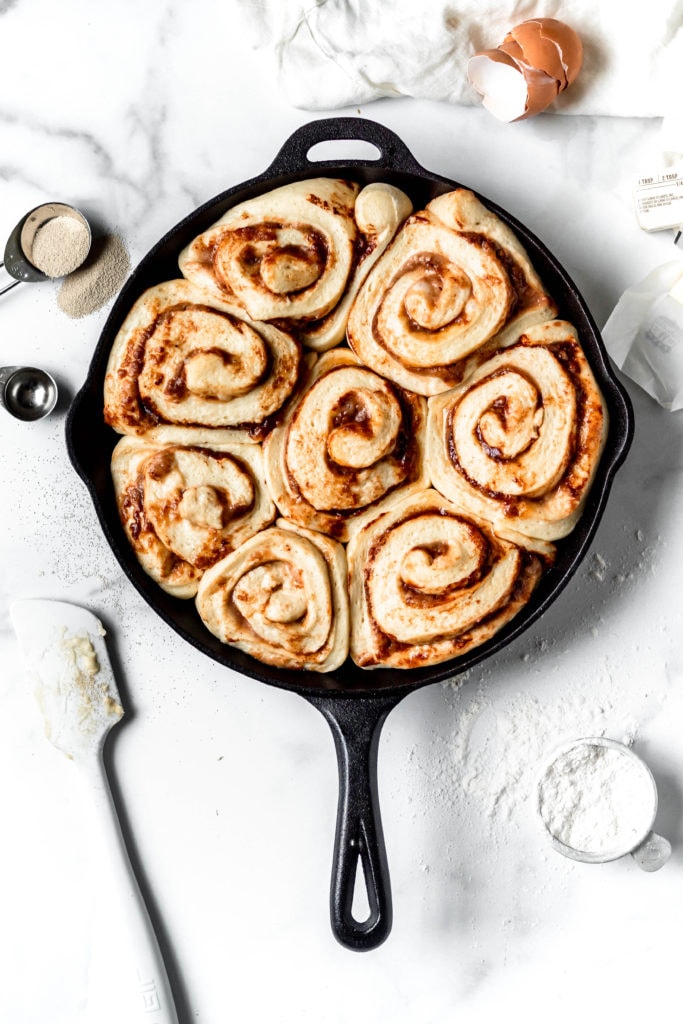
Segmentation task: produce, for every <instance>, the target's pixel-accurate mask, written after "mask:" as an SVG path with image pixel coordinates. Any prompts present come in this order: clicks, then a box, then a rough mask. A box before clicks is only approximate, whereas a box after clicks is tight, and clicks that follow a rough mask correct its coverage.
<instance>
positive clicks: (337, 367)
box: [264, 349, 427, 541]
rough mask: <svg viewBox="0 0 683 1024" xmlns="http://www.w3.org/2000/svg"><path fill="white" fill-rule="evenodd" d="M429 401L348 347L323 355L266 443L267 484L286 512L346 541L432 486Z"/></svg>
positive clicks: (297, 519) (301, 522)
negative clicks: (427, 447)
mask: <svg viewBox="0 0 683 1024" xmlns="http://www.w3.org/2000/svg"><path fill="white" fill-rule="evenodd" d="M425 424H426V402H425V400H424V398H421V397H420V396H419V395H414V394H411V393H409V392H407V391H404V390H403V389H402V388H399V387H396V385H394V384H391V383H390V382H388V381H385V380H382V378H381V377H378V376H377V374H375V373H373V372H372V370H369V369H368V368H367V367H366V366H363V364H362V363H361V362H360V360H359V359H358V358H357V357H356V356H355V355H354V354H353V353H352V352H349V351H348V349H335V350H334V351H332V352H326V353H325V354H324V355H322V356H321V357H320V358H319V359H318V361H317V363H316V365H315V367H314V369H313V371H312V374H311V377H310V379H309V380H308V382H307V383H306V385H305V386H304V388H303V391H302V393H301V394H300V395H299V397H298V399H297V400H295V401H294V402H292V403H290V405H289V406H288V408H287V412H286V415H285V417H284V419H283V421H282V423H281V425H280V426H278V427H276V428H275V429H274V430H273V431H272V432H271V433H270V434H269V435H268V437H267V438H266V440H265V442H264V454H265V472H266V481H267V484H268V488H269V490H270V493H271V495H272V497H273V500H274V501H275V504H276V505H277V507H278V508H279V510H280V512H281V513H282V514H283V515H284V516H286V517H287V518H288V519H291V520H293V521H294V522H297V523H299V524H301V525H303V526H310V527H311V528H313V529H316V530H320V531H321V532H323V533H326V534H328V535H330V536H333V537H336V538H338V539H339V540H342V541H346V540H348V537H349V533H350V530H351V529H352V528H355V527H357V526H358V525H360V524H362V523H363V522H365V521H366V519H368V518H370V517H372V516H374V515H376V514H377V512H378V511H379V510H381V509H382V508H383V507H385V505H386V504H387V502H391V501H393V500H395V497H396V494H397V492H398V490H399V489H402V492H401V493H403V490H406V489H407V490H408V492H409V493H410V492H412V491H414V490H417V489H419V488H421V487H424V486H426V483H427V476H426V470H425V462H424V433H425Z"/></svg>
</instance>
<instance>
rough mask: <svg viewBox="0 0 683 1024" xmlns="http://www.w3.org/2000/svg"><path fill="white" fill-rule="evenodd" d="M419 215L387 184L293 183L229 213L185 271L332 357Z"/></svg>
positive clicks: (182, 262) (189, 250)
mask: <svg viewBox="0 0 683 1024" xmlns="http://www.w3.org/2000/svg"><path fill="white" fill-rule="evenodd" d="M411 210H412V204H411V202H410V200H409V199H408V197H407V196H406V195H405V193H403V192H401V190H400V189H397V188H395V187H394V186H393V185H386V184H383V183H382V182H374V183H373V184H370V185H366V186H365V188H363V189H361V188H360V186H359V185H357V184H356V183H355V182H348V181H342V180H337V179H333V178H313V179H309V180H306V181H297V182H292V183H290V184H288V185H283V186H281V187H280V188H276V189H273V190H272V191H270V192H266V193H265V194H263V195H260V196H257V197H255V198H254V199H248V200H247V201H246V202H243V203H240V204H239V205H237V206H235V207H233V208H232V209H230V210H228V211H227V213H225V214H224V215H223V216H222V217H221V218H220V220H218V221H217V222H216V223H215V224H213V225H212V226H211V227H210V228H208V229H207V230H206V231H204V232H203V233H202V234H201V235H199V236H198V237H197V238H195V239H194V240H193V241H192V242H191V243H190V244H189V246H187V247H186V248H185V249H184V250H183V251H182V253H181V254H180V257H179V266H180V270H181V273H182V274H183V276H184V277H186V278H188V279H189V280H191V281H193V282H194V283H195V284H197V285H200V286H201V287H202V288H205V289H206V290H207V291H209V292H210V293H211V294H213V295H215V296H216V297H217V298H218V299H220V300H222V301H224V302H229V303H232V304H236V305H238V306H239V307H241V308H242V309H244V310H245V311H246V313H247V315H248V316H250V317H251V318H252V319H254V320H260V321H276V322H277V323H279V324H283V325H285V326H286V328H287V329H290V330H294V331H295V333H296V335H297V337H299V338H300V340H301V341H302V342H303V344H304V345H306V346H307V347H309V348H312V349H315V350H317V351H323V350H325V349H328V348H331V347H332V346H333V345H336V344H337V343H338V342H339V341H341V340H342V339H343V337H344V333H345V330H346V321H347V319H348V313H349V308H350V306H351V302H352V301H353V298H354V296H355V294H356V291H357V290H358V287H359V285H360V283H361V281H362V280H363V279H364V278H365V276H366V275H367V273H368V271H369V270H370V267H371V266H372V265H373V263H375V261H376V260H377V258H378V257H379V256H380V254H381V253H382V252H383V251H384V249H385V248H386V246H387V245H388V243H389V242H390V240H391V238H392V237H393V235H394V234H395V232H396V230H397V228H398V227H399V225H400V224H401V223H402V221H404V220H405V218H406V217H407V216H408V214H409V213H410V212H411Z"/></svg>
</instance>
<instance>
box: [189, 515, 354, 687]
mask: <svg viewBox="0 0 683 1024" xmlns="http://www.w3.org/2000/svg"><path fill="white" fill-rule="evenodd" d="M346 575H347V569H346V555H345V553H344V549H343V547H342V546H341V544H338V543H337V542H336V541H334V540H332V539H331V538H329V537H324V536H323V535H322V534H319V533H315V532H313V531H312V530H305V529H302V528H301V527H298V526H296V525H294V524H292V523H288V522H285V521H284V520H278V521H277V524H276V525H275V526H273V527H271V528H270V529H268V530H264V531H262V532H261V533H259V534H258V535H257V536H256V537H252V538H251V540H248V541H246V543H245V544H242V546H241V547H240V548H238V550H237V551H234V552H233V553H232V554H231V555H228V556H227V557H226V558H224V559H223V560H222V561H220V562H218V564H217V565H215V566H214V567H213V568H212V569H209V571H208V572H207V573H206V574H205V575H204V577H203V578H202V581H201V583H200V584H199V591H198V593H197V599H196V604H197V610H198V612H199V615H200V617H201V619H202V621H203V622H204V624H205V625H206V626H207V628H208V629H210V630H211V632H212V633H213V634H214V635H215V636H217V637H218V638H219V640H221V641H222V642H223V643H226V644H232V645H233V646H234V647H238V648H239V649H240V650H243V651H246V652H247V654H250V655H252V657H254V658H257V659H258V660H259V661H262V662H265V664H267V665H276V666H278V667H279V668H294V669H308V670H310V671H313V672H331V671H333V670H334V669H335V668H338V667H339V666H340V665H341V664H342V662H343V661H345V659H346V656H347V653H348V644H349V607H348V593H347V589H346V587H347V584H346Z"/></svg>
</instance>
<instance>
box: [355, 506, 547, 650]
mask: <svg viewBox="0 0 683 1024" xmlns="http://www.w3.org/2000/svg"><path fill="white" fill-rule="evenodd" d="M347 556H348V560H349V579H350V600H351V607H352V609H353V619H352V629H351V657H352V659H353V660H354V661H355V663H356V664H357V665H359V666H360V667H361V668H368V669H372V668H379V667H391V668H401V669H410V668H422V667H424V666H427V665H435V664H439V663H440V662H443V661H446V660H448V659H449V658H455V657H459V656H461V655H463V654H466V653H467V652H468V651H470V650H472V648H474V647H476V646H478V645H480V644H482V643H484V642H485V641H486V640H488V639H490V638H491V637H492V636H494V635H495V633H496V632H497V631H498V630H499V629H501V627H502V626H503V625H505V623H507V622H509V621H510V620H511V619H512V618H513V617H514V616H515V615H516V614H517V613H518V612H519V611H520V609H521V608H522V607H523V606H524V605H525V604H526V603H527V601H528V600H529V598H530V596H531V594H532V592H533V590H534V587H535V586H536V584H537V583H538V581H539V579H540V577H541V575H542V573H543V572H544V570H545V569H546V568H547V567H548V566H549V565H550V564H551V563H552V560H553V558H554V548H553V546H552V545H550V544H544V543H543V542H532V541H528V540H526V539H524V538H521V537H520V538H518V542H517V543H514V542H512V541H511V540H503V539H501V538H499V537H497V536H496V535H495V534H494V532H493V530H492V529H491V526H490V524H488V523H487V522H486V521H485V520H483V519H478V518H477V517H475V516H472V515H470V514H468V513H466V512H464V511H462V510H461V509H459V508H457V507H456V506H455V505H453V504H452V503H451V502H449V501H446V499H445V498H443V497H442V495H440V494H438V493H437V492H436V491H434V490H432V489H429V490H426V491H422V492H421V493H419V494H416V495H412V496H410V497H408V498H407V499H405V500H404V501H401V502H399V503H397V504H396V505H394V506H393V507H392V508H390V509H389V510H388V511H387V512H385V513H383V514H382V515H380V516H378V517H377V518H376V519H373V520H372V521H371V522H370V523H368V524H367V525H366V526H365V527H364V528H363V529H362V530H360V531H359V532H358V533H357V534H355V535H354V536H353V537H352V539H351V541H350V543H349V545H348V548H347Z"/></svg>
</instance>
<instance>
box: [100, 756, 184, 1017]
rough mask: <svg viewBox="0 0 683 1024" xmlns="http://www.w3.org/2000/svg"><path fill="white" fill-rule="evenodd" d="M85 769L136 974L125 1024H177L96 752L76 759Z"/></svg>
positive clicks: (107, 781)
mask: <svg viewBox="0 0 683 1024" xmlns="http://www.w3.org/2000/svg"><path fill="white" fill-rule="evenodd" d="M81 767H82V768H83V770H84V771H85V772H86V773H87V776H88V782H89V783H90V791H91V794H92V797H93V804H94V809H95V812H96V814H97V817H98V818H99V824H100V826H101V828H102V830H103V833H104V835H103V838H104V840H105V843H106V847H107V850H108V852H109V854H110V857H109V860H110V864H111V870H112V876H113V877H112V880H111V881H112V885H113V889H112V891H113V892H120V893H121V909H122V911H123V913H124V914H125V919H126V920H125V923H126V926H127V933H128V935H127V937H128V941H129V944H130V945H129V950H130V954H131V960H132V962H133V963H134V965H135V968H136V974H137V977H135V978H133V979H132V984H133V985H134V986H135V987H136V989H137V995H138V999H137V1005H138V1006H139V1012H138V1015H137V1016H136V1017H135V1021H134V1022H133V1021H131V1024H136V1022H139V1024H142V1022H144V1024H178V1015H177V1013H176V1008H175V1003H174V1000H173V994H172V992H171V986H170V983H169V980H168V974H167V972H166V967H165V965H164V961H163V959H162V956H161V951H160V949H159V943H158V940H157V937H156V935H155V933H154V928H153V926H152V921H151V919H150V916H149V912H148V910H147V907H146V905H145V901H144V899H143V897H142V893H141V891H140V887H139V885H138V881H137V879H136V877H135V874H134V872H133V868H132V865H131V862H130V858H129V856H128V850H127V848H126V843H125V839H124V837H123V833H122V831H121V824H120V822H119V818H118V814H117V811H116V806H115V804H114V799H113V797H112V793H111V789H110V786H109V780H108V779H107V773H106V770H105V767H104V763H103V760H102V755H101V753H99V752H98V753H94V754H93V757H92V758H89V759H87V762H85V763H83V762H82V763H81Z"/></svg>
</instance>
